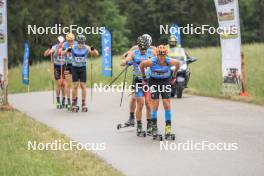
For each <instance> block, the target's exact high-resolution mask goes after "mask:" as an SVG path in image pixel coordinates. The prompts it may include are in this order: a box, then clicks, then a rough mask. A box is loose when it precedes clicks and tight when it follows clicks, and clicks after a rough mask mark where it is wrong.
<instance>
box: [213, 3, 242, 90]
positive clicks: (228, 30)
mask: <svg viewBox="0 0 264 176" xmlns="http://www.w3.org/2000/svg"><path fill="white" fill-rule="evenodd" d="M214 1H215V6H216V11H217V17H218V23H219V28H220V29H221V34H220V40H221V53H222V74H223V81H224V83H223V90H222V91H223V92H224V93H235V94H236V93H239V92H240V91H241V79H242V74H241V36H240V21H239V6H238V0H214Z"/></svg>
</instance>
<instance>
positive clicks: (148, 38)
mask: <svg viewBox="0 0 264 176" xmlns="http://www.w3.org/2000/svg"><path fill="white" fill-rule="evenodd" d="M142 37H143V38H145V39H146V40H147V41H148V44H149V46H150V45H151V43H152V38H151V36H150V35H149V34H143V35H142Z"/></svg>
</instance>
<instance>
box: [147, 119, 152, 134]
mask: <svg viewBox="0 0 264 176" xmlns="http://www.w3.org/2000/svg"><path fill="white" fill-rule="evenodd" d="M147 134H148V136H151V135H152V122H151V121H148V123H147Z"/></svg>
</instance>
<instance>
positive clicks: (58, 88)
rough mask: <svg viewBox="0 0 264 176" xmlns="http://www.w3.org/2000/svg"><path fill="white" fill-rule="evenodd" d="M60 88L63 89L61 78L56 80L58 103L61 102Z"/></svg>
mask: <svg viewBox="0 0 264 176" xmlns="http://www.w3.org/2000/svg"><path fill="white" fill-rule="evenodd" d="M60 90H61V80H59V79H58V80H56V98H57V103H60Z"/></svg>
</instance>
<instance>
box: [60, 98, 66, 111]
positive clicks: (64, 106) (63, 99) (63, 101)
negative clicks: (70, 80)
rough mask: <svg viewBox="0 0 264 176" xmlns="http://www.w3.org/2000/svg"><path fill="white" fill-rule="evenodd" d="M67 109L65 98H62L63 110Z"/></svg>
mask: <svg viewBox="0 0 264 176" xmlns="http://www.w3.org/2000/svg"><path fill="white" fill-rule="evenodd" d="M64 108H67V107H66V104H65V98H62V102H61V109H64Z"/></svg>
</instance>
